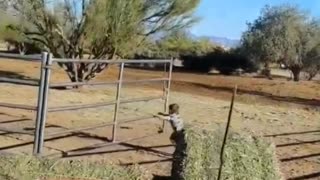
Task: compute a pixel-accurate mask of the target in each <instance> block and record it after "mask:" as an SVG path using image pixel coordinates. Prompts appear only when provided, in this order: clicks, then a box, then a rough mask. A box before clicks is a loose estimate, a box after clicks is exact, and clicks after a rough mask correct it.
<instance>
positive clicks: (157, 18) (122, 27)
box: [4, 0, 199, 81]
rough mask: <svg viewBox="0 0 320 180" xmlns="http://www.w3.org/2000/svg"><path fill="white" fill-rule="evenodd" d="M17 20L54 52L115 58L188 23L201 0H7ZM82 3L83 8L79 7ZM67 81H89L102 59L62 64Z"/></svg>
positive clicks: (18, 28) (21, 30) (30, 35)
mask: <svg viewBox="0 0 320 180" xmlns="http://www.w3.org/2000/svg"><path fill="white" fill-rule="evenodd" d="M4 2H7V4H6V5H7V7H10V9H11V12H12V14H15V15H16V16H17V17H19V18H20V19H23V18H24V20H25V22H26V25H25V26H22V27H21V26H15V27H14V28H12V29H14V30H15V31H17V32H19V33H22V34H23V35H24V37H25V38H27V39H28V40H30V41H32V42H34V43H39V44H41V45H42V47H44V49H46V50H48V51H50V52H51V53H53V55H54V56H55V57H57V58H84V57H85V55H86V54H88V55H87V56H86V58H89V59H116V58H118V57H123V56H128V55H129V54H132V53H133V52H132V51H134V48H132V47H137V46H138V45H140V44H143V43H142V42H143V41H144V40H145V39H146V37H150V36H155V35H156V34H159V33H160V34H161V33H167V32H171V31H176V30H179V29H182V28H186V27H189V26H190V25H192V24H193V23H194V22H195V21H196V19H195V18H194V16H193V11H194V9H195V7H197V5H198V3H199V0H135V1H127V0H108V1H105V0H82V1H79V0H63V1H48V0H47V1H45V0H8V1H4ZM81 7H82V8H81ZM60 66H61V67H63V68H64V69H65V70H66V72H67V73H68V75H69V77H70V79H71V81H89V80H90V79H92V78H94V77H95V76H96V74H97V73H100V72H101V71H102V70H104V69H105V68H106V67H107V65H106V64H96V63H89V64H80V65H75V64H73V63H64V64H60Z"/></svg>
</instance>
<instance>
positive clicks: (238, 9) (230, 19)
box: [191, 0, 320, 39]
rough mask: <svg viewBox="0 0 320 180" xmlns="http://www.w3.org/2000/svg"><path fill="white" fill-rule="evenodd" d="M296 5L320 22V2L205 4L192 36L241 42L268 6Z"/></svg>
mask: <svg viewBox="0 0 320 180" xmlns="http://www.w3.org/2000/svg"><path fill="white" fill-rule="evenodd" d="M285 3H287V4H294V5H298V6H299V7H300V8H301V9H303V10H306V11H308V12H310V14H311V15H312V16H314V17H319V18H320V0H202V1H201V3H200V5H199V7H198V9H197V11H196V15H197V16H199V17H200V18H201V21H200V22H199V23H198V24H196V25H195V26H194V27H193V28H192V29H191V32H192V33H193V34H195V35H197V36H218V37H227V38H230V39H240V37H241V34H242V32H243V31H245V30H246V27H247V26H246V22H252V21H253V20H255V19H256V18H257V17H258V16H259V14H260V10H261V8H263V7H264V6H265V5H267V4H268V5H279V4H285Z"/></svg>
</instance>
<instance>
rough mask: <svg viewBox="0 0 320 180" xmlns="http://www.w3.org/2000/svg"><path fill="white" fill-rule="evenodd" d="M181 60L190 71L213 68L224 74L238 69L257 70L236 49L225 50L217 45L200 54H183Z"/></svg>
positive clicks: (255, 66)
mask: <svg viewBox="0 0 320 180" xmlns="http://www.w3.org/2000/svg"><path fill="white" fill-rule="evenodd" d="M183 62H184V66H185V68H187V69H189V70H192V71H200V72H209V71H210V70H211V69H213V68H215V69H216V70H218V71H219V72H220V73H221V74H224V75H230V74H232V73H234V72H235V71H236V70H238V69H242V70H243V71H244V72H256V71H257V70H258V67H257V65H256V63H255V62H253V61H251V60H250V59H248V58H246V57H245V56H243V55H242V54H241V53H239V52H238V50H230V51H225V50H224V49H222V48H219V47H216V48H215V49H214V50H213V51H211V52H209V53H206V54H204V55H202V56H196V55H186V56H183Z"/></svg>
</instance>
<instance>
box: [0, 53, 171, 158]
mask: <svg viewBox="0 0 320 180" xmlns="http://www.w3.org/2000/svg"><path fill="white" fill-rule="evenodd" d="M0 58H7V59H14V60H23V61H40V62H41V69H40V77H39V82H27V81H25V80H17V79H12V78H4V77H1V78H0V82H9V83H10V82H11V83H15V84H18V85H33V86H38V97H37V106H31V105H22V104H11V103H6V102H0V107H5V108H14V109H22V110H32V111H36V121H35V131H34V146H33V154H34V155H41V153H42V151H43V145H44V139H45V124H46V120H47V113H53V112H62V111H73V110H81V109H89V108H97V107H104V106H114V116H113V122H112V123H104V124H98V125H95V126H91V127H81V128H77V129H69V130H65V131H62V132H54V133H50V134H47V135H46V136H49V137H51V136H56V135H61V134H70V133H75V132H81V131H88V130H92V129H97V128H102V127H107V126H112V137H111V139H112V142H113V143H116V141H117V126H118V125H119V124H123V123H130V122H135V121H140V120H147V119H152V118H153V117H151V116H145V117H138V118H133V119H127V120H121V121H119V120H118V114H119V108H120V106H121V105H122V104H129V103H136V102H144V101H151V100H158V99H162V100H164V111H165V112H167V110H168V103H169V92H170V85H171V78H172V68H173V60H172V59H171V60H124V59H122V60H85V59H57V58H53V57H52V55H51V54H48V53H46V52H45V53H42V55H32V56H22V55H16V54H6V53H0ZM0 60H1V59H0ZM53 63H106V64H119V65H120V70H119V75H118V80H115V81H109V82H62V83H50V79H51V70H52V68H51V67H52V65H53ZM140 63H154V64H164V75H165V77H162V78H153V79H139V80H124V77H123V74H124V71H125V67H126V66H125V65H126V64H140ZM168 64H169V71H167V68H166V67H167V65H168ZM158 82H163V95H162V96H155V97H142V98H133V99H126V100H123V99H121V90H122V86H123V85H125V84H145V83H158ZM83 85H89V86H101V85H117V89H116V98H115V100H114V101H111V102H102V103H94V104H78V105H68V106H60V107H48V96H49V91H50V88H58V87H59V88H61V87H70V86H71V87H75V86H83ZM162 128H163V129H164V128H165V122H163V124H162ZM6 130H7V129H6ZM0 131H1V129H0ZM8 131H9V130H8ZM11 132H13V131H11ZM14 132H18V131H14ZM19 132H20V131H19ZM23 133H24V134H31V133H26V132H23ZM146 137H147V136H146ZM132 139H134V138H132ZM129 140H130V139H129ZM129 140H128V141H129ZM121 141H127V140H121Z"/></svg>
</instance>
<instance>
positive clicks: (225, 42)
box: [208, 36, 240, 48]
mask: <svg viewBox="0 0 320 180" xmlns="http://www.w3.org/2000/svg"><path fill="white" fill-rule="evenodd" d="M208 38H209V39H210V41H211V42H212V43H216V44H218V45H220V46H223V47H225V48H235V47H237V46H238V45H239V44H240V40H236V39H229V38H225V37H216V36H210V37H208Z"/></svg>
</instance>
